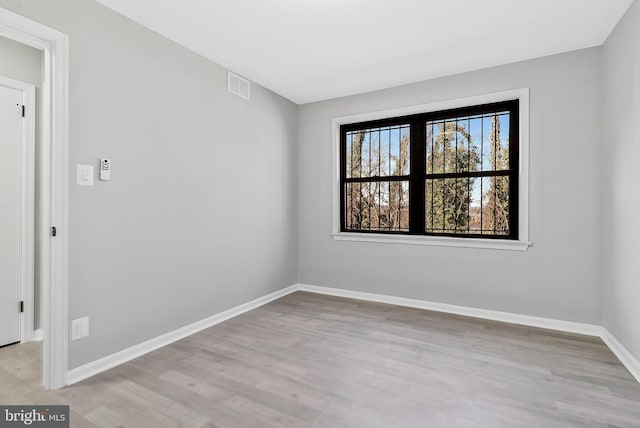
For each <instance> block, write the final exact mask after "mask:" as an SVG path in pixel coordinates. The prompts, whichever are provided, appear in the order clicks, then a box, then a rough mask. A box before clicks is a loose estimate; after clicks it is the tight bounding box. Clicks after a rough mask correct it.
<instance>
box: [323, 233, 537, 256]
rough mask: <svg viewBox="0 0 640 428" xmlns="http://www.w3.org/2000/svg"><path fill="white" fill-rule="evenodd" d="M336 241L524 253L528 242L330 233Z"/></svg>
mask: <svg viewBox="0 0 640 428" xmlns="http://www.w3.org/2000/svg"><path fill="white" fill-rule="evenodd" d="M331 236H332V237H333V239H334V240H336V241H356V242H377V243H387V244H410V245H434V246H440V247H464V248H488V249H492V250H510V251H526V250H527V248H529V247H530V246H531V242H529V241H509V240H506V239H477V238H452V237H448V236H415V235H388V234H382V233H349V232H338V233H332V234H331Z"/></svg>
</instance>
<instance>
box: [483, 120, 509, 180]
mask: <svg viewBox="0 0 640 428" xmlns="http://www.w3.org/2000/svg"><path fill="white" fill-rule="evenodd" d="M509 116H510V115H509V112H500V113H491V114H486V115H483V116H482V170H483V171H504V170H507V169H509Z"/></svg>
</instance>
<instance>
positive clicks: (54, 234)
mask: <svg viewBox="0 0 640 428" xmlns="http://www.w3.org/2000/svg"><path fill="white" fill-rule="evenodd" d="M57 234H58V229H56V227H55V226H53V227H52V228H51V236H56V235H57Z"/></svg>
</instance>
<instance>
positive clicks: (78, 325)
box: [71, 317, 89, 340]
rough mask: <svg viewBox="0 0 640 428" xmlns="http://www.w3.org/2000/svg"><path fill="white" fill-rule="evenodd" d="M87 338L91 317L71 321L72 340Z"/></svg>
mask: <svg viewBox="0 0 640 428" xmlns="http://www.w3.org/2000/svg"><path fill="white" fill-rule="evenodd" d="M87 336H89V317H83V318H78V319H75V320H73V321H71V340H78V339H82V338H83V337H87Z"/></svg>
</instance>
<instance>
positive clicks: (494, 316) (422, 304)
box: [298, 284, 602, 336]
mask: <svg viewBox="0 0 640 428" xmlns="http://www.w3.org/2000/svg"><path fill="white" fill-rule="evenodd" d="M298 289H299V290H301V291H309V292H311V293H319V294H327V295H330V296H339V297H347V298H350V299H358V300H366V301H369V302H377V303H387V304H390V305H398V306H406V307H409V308H418V309H427V310H430V311H436V312H446V313H448V314H456V315H464V316H467V317H474V318H483V319H487V320H493V321H502V322H508V323H511V324H520V325H526V326H529V327H540V328H546V329H549V330H558V331H564V332H567V333H576V334H584V335H588V336H600V331H601V329H602V328H601V327H600V326H599V325H595V324H584V323H577V322H572V321H562V320H555V319H550V318H541V317H534V316H530V315H520V314H514V313H510V312H499V311H492V310H488V309H478V308H471V307H467V306H457V305H450V304H447V303H437V302H429V301H427V300H416V299H407V298H404V297H394V296H387V295H384V294H372V293H364V292H361V291H352V290H343V289H339V288H329V287H319V286H316V285H308V284H298Z"/></svg>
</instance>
